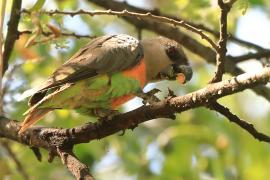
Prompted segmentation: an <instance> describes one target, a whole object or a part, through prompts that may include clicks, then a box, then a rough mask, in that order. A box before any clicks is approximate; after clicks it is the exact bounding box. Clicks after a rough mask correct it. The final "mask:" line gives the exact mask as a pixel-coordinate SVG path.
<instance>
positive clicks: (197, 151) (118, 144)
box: [0, 0, 270, 180]
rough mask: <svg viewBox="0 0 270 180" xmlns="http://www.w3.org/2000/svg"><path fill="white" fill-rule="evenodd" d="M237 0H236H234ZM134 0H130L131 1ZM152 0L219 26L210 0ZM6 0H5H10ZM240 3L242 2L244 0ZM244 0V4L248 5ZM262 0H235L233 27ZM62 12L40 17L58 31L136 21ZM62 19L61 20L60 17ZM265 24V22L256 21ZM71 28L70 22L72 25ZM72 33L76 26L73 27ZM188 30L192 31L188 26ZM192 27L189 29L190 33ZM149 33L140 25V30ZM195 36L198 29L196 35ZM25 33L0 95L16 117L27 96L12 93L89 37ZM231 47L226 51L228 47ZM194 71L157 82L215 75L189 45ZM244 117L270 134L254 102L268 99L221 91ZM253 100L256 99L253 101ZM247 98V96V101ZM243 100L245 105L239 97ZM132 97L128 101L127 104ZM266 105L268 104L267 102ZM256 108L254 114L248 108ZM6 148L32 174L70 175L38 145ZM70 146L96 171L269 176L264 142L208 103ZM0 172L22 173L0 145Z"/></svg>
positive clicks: (71, 120)
mask: <svg viewBox="0 0 270 180" xmlns="http://www.w3.org/2000/svg"><path fill="white" fill-rule="evenodd" d="M239 1H240V0H239ZM23 2H24V8H31V7H33V5H34V4H35V1H28V2H26V0H24V1H23ZM38 2H39V3H37V4H36V5H35V8H34V9H35V10H39V9H40V8H41V6H42V3H43V1H41V0H39V1H38ZM129 2H132V1H129ZM151 2H152V5H153V7H156V8H159V9H161V11H162V12H166V13H167V14H173V15H176V16H178V15H179V16H181V17H183V18H185V19H188V20H190V21H193V22H197V23H202V24H205V25H206V26H210V27H212V28H215V29H217V30H218V15H219V9H218V6H217V3H216V1H215V0H212V1H211V0H201V1H190V0H169V1H168V0H156V1H151ZM8 3H11V1H8ZM245 3H246V4H245ZM247 3H248V4H249V5H248V6H247ZM267 4H268V5H269V3H268V2H267V0H250V1H248V0H241V2H239V3H238V4H236V5H235V7H234V8H233V9H232V11H231V13H230V16H229V30H230V31H231V32H234V31H236V30H237V28H238V27H237V20H238V19H239V18H241V16H242V14H241V13H242V12H243V11H248V10H250V9H252V8H254V7H260V8H261V11H262V12H263V13H269V11H267V9H269V8H267ZM42 8H44V9H53V8H57V9H60V10H77V9H80V8H83V9H86V10H93V9H98V7H96V6H94V5H92V4H90V3H87V2H84V1H80V0H74V1H73V0H72V1H71V0H47V1H45V3H44V6H43V7H42ZM69 20H70V19H69V18H68V19H65V17H63V16H54V17H48V16H40V23H41V24H42V26H45V24H46V23H52V24H54V25H55V26H59V27H60V28H61V29H62V30H63V31H66V32H70V31H71V32H72V30H69V28H68V27H66V26H65V24H69V23H71V26H74V27H77V29H78V30H79V31H78V32H79V33H81V32H82V31H83V30H81V29H80V28H81V27H85V28H83V29H85V30H84V31H85V34H90V35H97V36H99V35H102V34H106V33H128V34H131V35H134V36H136V34H137V32H136V28H134V27H133V26H132V25H129V24H127V23H126V22H124V21H123V20H121V19H119V18H117V17H108V16H98V17H88V16H81V17H80V20H79V21H76V22H74V21H72V22H70V21H69ZM64 22H65V23H64ZM20 28H21V29H33V28H34V25H33V24H32V22H31V17H29V16H24V17H22V19H21V23H20ZM260 28H263V27H260ZM75 29H76V28H75ZM76 33H77V32H76ZM190 34H191V33H190ZM191 35H193V34H191ZM148 36H154V34H153V33H151V32H148V31H143V38H147V37H148ZM194 37H195V38H197V39H198V40H199V41H201V42H203V43H205V41H203V40H201V39H199V37H198V36H196V35H195V36H194ZM27 38H29V35H23V36H21V37H20V39H19V40H18V41H17V43H16V46H15V50H14V51H13V54H12V59H11V65H10V66H11V67H12V66H13V65H14V64H18V63H19V64H21V65H20V66H19V68H17V69H16V70H15V73H14V74H13V78H12V79H9V80H8V81H10V86H9V91H8V92H7V94H6V95H5V103H6V105H5V112H6V114H7V115H8V116H9V117H11V118H15V119H23V117H22V113H23V112H24V111H25V110H26V109H27V102H26V100H24V101H17V100H16V99H17V97H19V95H20V94H21V93H22V92H23V91H24V90H26V89H29V88H31V87H34V86H37V85H38V84H39V83H40V82H42V81H43V80H45V79H46V77H48V76H49V75H50V73H52V72H53V71H54V69H56V67H58V66H59V65H61V64H62V63H63V62H65V61H66V60H67V59H68V58H69V57H70V56H71V55H72V54H73V53H74V52H76V50H78V49H79V48H80V47H81V46H82V45H84V44H85V43H86V42H87V41H89V40H88V39H76V38H66V37H61V38H59V39H57V40H55V41H49V42H46V43H42V44H38V45H35V46H33V47H30V48H27V49H26V48H24V47H23V46H24V43H25V42H26V40H27ZM229 53H230V52H229ZM187 54H188V57H189V58H190V59H192V62H191V63H192V65H193V67H194V77H193V79H192V81H191V82H190V83H189V84H188V85H187V86H179V85H178V84H176V83H168V82H163V83H158V84H157V85H156V86H157V88H160V89H162V90H163V93H162V94H161V95H166V89H167V87H168V86H170V87H171V88H172V89H173V90H174V91H175V92H176V94H178V95H181V94H185V93H188V92H191V91H194V90H197V89H199V88H202V87H204V86H205V85H206V84H207V82H208V81H209V80H210V79H211V76H212V75H213V71H214V67H213V66H210V65H208V64H206V63H205V61H204V60H202V59H200V58H199V57H197V56H196V55H193V54H192V53H191V52H187ZM220 102H221V103H223V104H225V105H227V106H228V107H230V108H231V109H232V111H233V112H234V113H236V114H238V115H239V116H240V117H242V118H243V119H245V120H247V121H249V122H251V123H253V124H255V127H256V128H258V129H259V130H260V131H263V132H265V133H268V134H270V111H269V108H268V109H267V110H265V111H262V112H261V113H259V114H258V113H256V111H257V110H256V108H260V103H261V102H263V103H264V104H267V103H266V102H265V101H264V100H263V99H262V98H260V97H257V96H255V95H254V94H253V93H252V92H251V91H245V92H243V93H241V94H237V95H232V96H230V97H225V98H223V99H221V100H220ZM253 102H254V103H253ZM249 103H250V104H249ZM243 104H244V105H243ZM132 106H135V104H134V103H133V104H129V107H132ZM268 107H269V104H268ZM253 112H255V114H254V113H253ZM89 120H94V119H91V118H89V117H86V116H80V115H78V114H77V113H76V112H74V111H67V110H59V111H55V112H53V113H51V114H49V115H48V116H46V117H45V118H44V120H43V121H41V122H40V124H42V125H44V126H48V127H73V126H76V125H79V124H83V123H85V122H87V121H89ZM11 147H12V149H13V151H14V152H15V153H16V155H17V156H18V159H19V160H20V161H21V163H22V164H23V167H24V168H25V170H26V171H27V173H28V174H29V175H30V176H31V179H39V180H42V179H44V180H45V179H58V177H61V179H63V180H64V179H65V180H66V179H73V177H72V176H71V175H70V174H69V172H68V171H67V170H66V168H65V167H64V166H63V165H62V164H61V162H60V160H59V158H56V159H55V160H54V161H53V163H51V164H50V163H48V162H47V161H46V158H47V157H48V154H47V152H46V151H44V150H42V155H43V161H42V162H38V161H37V160H36V158H35V157H34V154H33V153H32V151H31V150H30V149H29V148H28V147H26V146H23V145H21V144H18V143H12V146H11ZM74 151H75V154H77V155H78V157H79V159H80V160H81V161H83V162H84V163H86V164H87V165H88V166H89V167H90V169H91V170H92V173H93V174H94V176H95V177H96V178H97V179H179V180H180V179H230V180H233V179H244V180H249V179H250V180H260V179H262V180H263V179H266V178H267V177H270V171H269V167H270V146H269V145H268V144H266V143H262V142H258V141H257V140H255V139H254V138H253V137H252V136H251V135H249V134H248V133H246V132H245V131H243V130H242V129H240V128H239V127H237V126H236V125H234V124H232V123H229V122H228V121H227V120H226V119H224V118H223V117H222V116H221V115H219V114H217V113H215V112H212V111H210V110H208V109H206V108H198V109H194V110H190V111H187V112H183V113H181V114H177V119H176V120H175V121H172V120H168V119H161V120H154V121H150V122H147V123H144V124H142V125H140V126H139V127H138V128H136V129H135V130H133V131H130V130H128V131H126V132H125V134H124V136H119V135H118V134H115V135H113V136H110V137H107V138H105V139H102V140H96V141H92V142H90V143H87V144H80V145H77V146H75V150H74ZM0 179H22V177H21V176H20V174H19V173H18V171H17V170H16V165H15V164H14V162H13V161H12V159H10V158H9V157H8V155H7V153H6V152H5V149H4V148H1V147H0Z"/></svg>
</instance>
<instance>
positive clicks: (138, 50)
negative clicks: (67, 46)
mask: <svg viewBox="0 0 270 180" xmlns="http://www.w3.org/2000/svg"><path fill="white" fill-rule="evenodd" d="M142 57H143V48H142V45H141V44H140V42H139V41H138V40H137V39H135V38H133V37H131V36H128V35H124V34H120V35H107V36H102V37H98V38H96V39H94V40H92V41H91V42H90V43H89V44H87V45H86V46H85V47H83V48H81V49H80V50H79V51H78V52H77V53H76V54H74V55H73V56H72V57H71V58H70V59H69V60H68V61H67V62H66V63H64V64H63V65H62V66H61V67H59V68H58V69H57V70H56V71H55V72H54V73H53V74H52V76H51V77H50V78H49V79H48V80H47V81H46V82H45V83H44V84H43V85H42V86H41V87H40V88H39V89H38V91H37V92H36V93H35V94H34V95H33V96H32V97H31V98H30V100H29V104H30V105H33V104H36V103H37V102H38V101H40V100H41V99H42V98H43V97H44V96H45V95H46V92H47V90H48V89H53V88H56V87H61V86H62V85H64V84H66V83H74V82H76V81H79V80H83V79H86V78H91V77H95V76H97V75H99V74H111V73H114V72H118V71H122V70H125V69H128V68H130V67H133V66H134V65H136V64H137V63H138V62H139V61H140V60H141V59H142Z"/></svg>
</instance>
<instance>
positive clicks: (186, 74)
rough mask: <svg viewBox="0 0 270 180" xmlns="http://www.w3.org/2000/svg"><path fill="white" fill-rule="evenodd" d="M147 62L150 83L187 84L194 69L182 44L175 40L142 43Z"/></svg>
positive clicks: (157, 39)
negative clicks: (171, 82)
mask: <svg viewBox="0 0 270 180" xmlns="http://www.w3.org/2000/svg"><path fill="white" fill-rule="evenodd" d="M142 44H143V46H144V56H145V61H146V63H148V65H147V67H148V70H147V73H148V79H149V81H160V80H165V79H167V80H178V81H179V82H180V83H182V84H183V83H186V82H187V81H189V80H190V79H191V77H192V69H191V66H190V65H189V62H188V59H187V58H186V55H185V53H184V51H183V49H182V48H181V46H180V44H179V43H177V42H176V41H174V40H171V39H168V38H165V37H157V38H153V39H146V40H143V41H142Z"/></svg>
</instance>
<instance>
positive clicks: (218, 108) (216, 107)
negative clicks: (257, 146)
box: [208, 102, 270, 142]
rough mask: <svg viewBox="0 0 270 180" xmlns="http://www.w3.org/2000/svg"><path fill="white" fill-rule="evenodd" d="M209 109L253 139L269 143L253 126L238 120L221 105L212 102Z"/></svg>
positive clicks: (266, 137) (269, 140)
mask: <svg viewBox="0 0 270 180" xmlns="http://www.w3.org/2000/svg"><path fill="white" fill-rule="evenodd" d="M208 107H209V109H211V110H215V111H217V112H219V113H220V114H222V115H223V116H225V117H226V118H228V120H229V121H231V122H233V123H235V124H237V125H238V126H240V127H241V128H242V129H244V130H246V131H247V132H248V133H249V134H251V135H252V136H253V137H254V138H255V139H257V140H259V141H264V142H270V137H269V136H267V135H265V134H263V133H260V132H258V131H257V130H256V129H255V127H254V126H253V124H250V123H248V122H246V121H244V120H242V119H240V118H239V117H238V116H236V115H235V114H233V113H232V112H231V111H230V110H229V109H228V108H227V107H224V106H222V105H221V104H219V103H217V102H213V103H210V104H209V106H208Z"/></svg>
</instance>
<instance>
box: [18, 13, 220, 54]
mask: <svg viewBox="0 0 270 180" xmlns="http://www.w3.org/2000/svg"><path fill="white" fill-rule="evenodd" d="M21 13H27V14H31V11H29V10H22V11H21ZM40 13H41V14H47V15H49V16H53V15H56V14H60V15H69V16H71V17H73V16H75V15H89V16H95V15H116V16H129V17H136V18H138V19H152V20H155V21H159V22H163V23H169V24H172V25H174V26H181V27H183V28H185V29H188V30H190V31H191V32H194V33H196V34H198V35H200V36H201V38H202V39H205V40H206V41H208V43H209V44H210V45H211V46H212V48H213V49H214V50H216V51H217V50H218V47H217V45H216V44H215V42H214V41H213V40H212V39H211V38H210V37H209V36H208V35H207V34H205V33H203V32H202V30H200V29H197V28H195V27H193V26H191V25H190V24H188V23H186V22H184V21H177V20H174V19H170V18H167V17H164V16H157V15H153V14H151V13H149V12H148V13H136V12H129V11H127V10H123V11H112V10H106V11H101V10H100V11H85V10H78V11H75V12H67V11H59V10H54V11H41V12H40Z"/></svg>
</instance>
